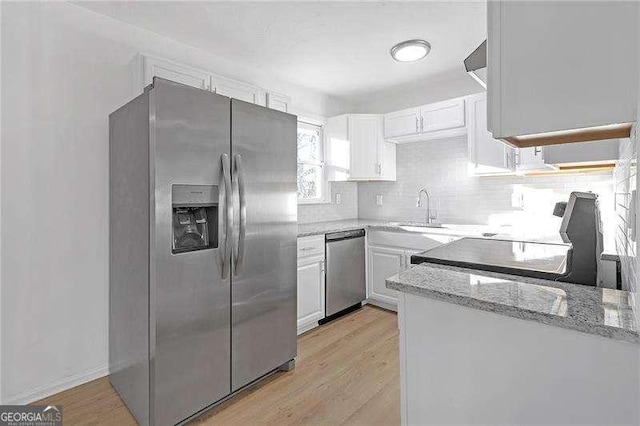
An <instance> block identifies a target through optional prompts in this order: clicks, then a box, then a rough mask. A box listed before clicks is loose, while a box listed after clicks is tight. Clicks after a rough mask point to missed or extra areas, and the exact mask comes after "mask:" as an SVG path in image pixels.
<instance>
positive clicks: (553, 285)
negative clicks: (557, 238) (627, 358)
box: [386, 263, 640, 343]
mask: <svg viewBox="0 0 640 426" xmlns="http://www.w3.org/2000/svg"><path fill="white" fill-rule="evenodd" d="M386 282H387V284H386V285H387V287H388V288H391V289H394V290H398V291H401V292H405V293H411V294H415V295H418V296H423V297H428V298H431V299H436V300H441V301H445V302H449V303H453V304H457V305H461V306H467V307H470V308H474V309H479V310H483V311H489V312H494V313H497V314H500V315H506V316H509V317H513V318H519V319H523V320H529V321H536V322H540V323H542V324H547V325H552V326H556V327H562V328H567V329H571V330H576V331H580V332H584V333H589V334H595V335H598V336H603V337H608V338H612V339H617V340H622V341H626V342H631V343H640V336H639V334H638V330H637V328H636V318H635V315H634V312H633V308H632V303H631V300H630V294H629V293H628V292H626V291H620V290H612V289H605V288H598V287H590V286H583V285H579V284H571V283H562V282H556V281H549V280H542V279H537V278H527V277H519V276H514V275H506V274H499V273H493V272H486V271H479V270H474V269H467V268H458V267H454V266H445V265H435V264H427V263H423V264H421V265H416V266H414V267H412V268H411V269H408V270H406V271H404V272H402V273H400V274H398V275H394V276H393V277H390V278H389V279H387V281H386Z"/></svg>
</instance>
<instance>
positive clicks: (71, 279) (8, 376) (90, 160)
mask: <svg viewBox="0 0 640 426" xmlns="http://www.w3.org/2000/svg"><path fill="white" fill-rule="evenodd" d="M1 18H2V21H1V24H2V28H1V34H2V35H1V42H2V70H1V77H2V89H3V91H2V104H1V107H2V124H3V126H2V133H1V137H2V145H1V150H0V158H1V161H2V162H1V174H0V179H1V185H2V186H1V191H0V193H1V197H2V198H1V210H0V214H1V227H2V242H1V246H0V249H1V252H2V270H1V276H0V278H1V282H2V284H3V285H2V293H1V297H0V298H1V309H2V310H1V313H2V353H1V362H2V377H1V382H2V394H1V395H0V399H1V400H2V401H3V402H5V403H9V402H13V403H23V402H26V401H32V400H34V399H37V398H40V397H42V396H45V395H47V394H50V393H53V392H56V391H59V390H62V389H64V388H66V387H70V386H73V385H75V384H77V383H78V382H80V381H83V380H87V379H90V378H93V377H97V376H100V375H103V374H105V373H106V368H107V313H108V306H107V304H108V297H107V296H108V232H109V229H108V180H109V176H108V120H107V116H108V114H109V113H110V112H112V111H113V110H114V109H116V108H117V107H119V106H120V105H122V104H124V103H125V102H126V101H127V100H128V99H129V97H130V94H131V84H132V71H133V70H132V59H133V58H134V56H135V55H136V54H137V53H138V52H139V51H145V52H149V53H153V54H156V55H158V56H161V57H166V58H168V59H172V60H175V61H178V62H182V63H186V64H189V65H192V66H197V67H202V68H205V69H209V70H211V71H213V72H217V73H219V74H222V75H228V76H230V77H234V78H237V79H239V80H244V81H248V82H250V83H254V84H257V85H259V86H262V87H264V88H265V89H270V90H275V91H278V92H282V93H286V94H289V95H290V96H291V97H292V99H293V107H294V109H296V110H301V111H307V112H309V113H311V114H318V115H322V116H326V115H333V114H339V113H341V112H343V111H342V108H343V107H342V105H341V104H340V103H339V102H338V101H336V100H335V99H332V98H329V97H327V96H324V95H321V94H319V93H316V92H313V91H309V90H305V89H303V88H300V87H296V86H292V85H288V84H286V83H284V82H281V81H278V80H277V79H275V78H269V77H268V76H265V75H263V74H262V73H261V72H260V70H248V69H245V68H242V67H240V66H237V65H233V64H230V63H228V62H227V61H224V60H222V59H220V58H217V57H213V56H210V55H207V54H205V53H204V52H202V51H201V50H198V49H194V48H191V47H188V46H185V45H183V44H181V43H178V42H175V41H172V40H169V39H166V38H163V37H161V36H158V35H156V34H153V33H151V32H148V31H144V30H140V29H137V28H135V27H132V26H130V25H127V24H124V23H122V22H120V21H116V20H114V19H111V18H107V17H104V16H101V15H98V14H96V13H94V12H91V11H89V10H86V9H84V8H82V7H79V6H76V5H73V4H68V3H4V2H3V3H2V16H1Z"/></svg>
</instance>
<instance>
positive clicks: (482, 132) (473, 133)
mask: <svg viewBox="0 0 640 426" xmlns="http://www.w3.org/2000/svg"><path fill="white" fill-rule="evenodd" d="M466 109H467V145H468V152H469V172H470V173H471V174H474V175H485V174H502V173H512V172H514V171H515V168H516V161H515V149H514V148H512V147H510V146H507V145H506V144H505V143H504V142H502V141H499V140H496V139H494V138H493V136H491V133H489V131H488V130H487V95H486V93H484V92H483V93H480V94H477V95H473V96H469V97H468V98H467V99H466Z"/></svg>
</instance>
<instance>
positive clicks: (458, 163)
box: [358, 137, 614, 245]
mask: <svg viewBox="0 0 640 426" xmlns="http://www.w3.org/2000/svg"><path fill="white" fill-rule="evenodd" d="M396 156H397V167H396V169H397V181H396V182H361V183H359V184H358V216H359V217H361V218H365V219H383V220H407V221H422V220H424V218H425V215H426V213H425V209H420V208H417V207H416V200H417V195H418V191H419V190H420V188H423V187H424V188H426V189H427V190H428V191H429V193H430V194H431V196H432V198H433V199H434V200H436V201H435V203H434V202H433V201H432V204H436V210H437V215H438V220H439V221H441V222H449V223H478V224H493V225H512V226H516V227H521V228H522V229H523V230H524V231H523V232H524V234H523V235H522V236H523V237H544V236H547V235H556V236H557V233H558V229H559V226H560V218H556V217H554V216H552V215H551V212H552V211H553V206H554V205H555V203H556V202H558V201H566V200H567V199H568V197H569V193H570V192H572V191H593V192H596V193H598V194H599V196H600V206H601V209H602V215H603V221H606V222H607V223H608V224H609V225H610V228H611V229H612V231H611V232H609V233H608V235H609V238H610V239H611V245H613V234H614V232H613V229H614V226H613V217H614V201H613V181H614V180H613V175H612V174H611V173H597V174H596V173H592V174H574V175H555V176H535V177H522V176H496V177H475V176H469V175H468V172H467V170H468V164H467V142H466V137H460V138H455V139H447V140H434V141H429V142H419V143H412V144H403V145H398V146H397V150H396ZM376 194H381V195H382V196H383V198H384V200H385V202H384V205H382V206H376V205H375V196H376Z"/></svg>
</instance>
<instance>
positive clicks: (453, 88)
mask: <svg viewBox="0 0 640 426" xmlns="http://www.w3.org/2000/svg"><path fill="white" fill-rule="evenodd" d="M463 59H464V58H461V59H460V68H461V69H462V60H463ZM482 91H484V88H483V87H482V86H480V84H478V82H476V81H475V80H474V79H473V78H471V77H470V76H469V75H468V74H467V73H465V72H464V71H462V70H461V71H456V72H452V73H449V74H447V75H442V76H436V77H432V78H429V80H428V81H427V80H426V79H425V81H424V82H423V83H419V84H416V83H412V84H405V85H400V86H397V87H392V88H390V89H387V90H383V91H380V92H378V93H376V94H373V95H368V96H365V97H363V98H361V99H360V100H356V101H355V104H354V106H353V109H352V112H354V113H363V114H365V113H366V114H385V113H388V112H392V111H398V110H401V109H405V108H411V107H416V106H420V105H425V104H429V103H432V102H439V101H444V100H447V99H452V98H457V97H460V96H467V95H472V94H474V93H480V92H482Z"/></svg>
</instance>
